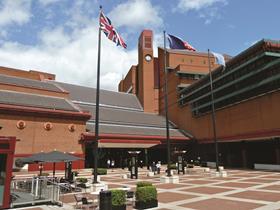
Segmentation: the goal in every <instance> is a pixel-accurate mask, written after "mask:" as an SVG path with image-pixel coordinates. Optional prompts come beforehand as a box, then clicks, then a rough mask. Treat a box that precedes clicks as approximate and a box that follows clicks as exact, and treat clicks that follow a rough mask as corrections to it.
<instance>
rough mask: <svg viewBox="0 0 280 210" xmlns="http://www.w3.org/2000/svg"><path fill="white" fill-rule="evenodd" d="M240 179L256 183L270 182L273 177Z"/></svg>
mask: <svg viewBox="0 0 280 210" xmlns="http://www.w3.org/2000/svg"><path fill="white" fill-rule="evenodd" d="M242 181H244V182H257V183H271V182H275V180H273V179H258V178H256V179H243V180H242Z"/></svg>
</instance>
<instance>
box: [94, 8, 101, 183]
mask: <svg viewBox="0 0 280 210" xmlns="http://www.w3.org/2000/svg"><path fill="white" fill-rule="evenodd" d="M99 10H100V13H101V11H102V6H101V5H100V7H99ZM99 17H100V14H99ZM99 21H100V20H99ZM100 54H101V28H100V22H99V29H98V55H97V82H96V99H95V100H96V101H95V141H94V148H93V154H94V178H93V183H98V182H97V162H98V140H99V92H100Z"/></svg>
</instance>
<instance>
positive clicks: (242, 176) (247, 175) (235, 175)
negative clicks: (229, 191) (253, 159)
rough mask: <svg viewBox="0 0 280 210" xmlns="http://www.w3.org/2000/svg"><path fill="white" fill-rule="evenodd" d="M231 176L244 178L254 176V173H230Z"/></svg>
mask: <svg viewBox="0 0 280 210" xmlns="http://www.w3.org/2000/svg"><path fill="white" fill-rule="evenodd" d="M232 176H233V177H241V178H244V177H255V176H256V175H254V174H234V175H232Z"/></svg>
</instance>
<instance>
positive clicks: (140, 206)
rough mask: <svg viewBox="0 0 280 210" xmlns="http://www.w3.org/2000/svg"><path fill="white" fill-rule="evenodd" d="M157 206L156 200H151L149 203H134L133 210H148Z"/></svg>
mask: <svg viewBox="0 0 280 210" xmlns="http://www.w3.org/2000/svg"><path fill="white" fill-rule="evenodd" d="M157 206H158V200H151V201H150V202H147V203H145V202H143V201H136V202H135V208H136V209H149V208H155V207H157Z"/></svg>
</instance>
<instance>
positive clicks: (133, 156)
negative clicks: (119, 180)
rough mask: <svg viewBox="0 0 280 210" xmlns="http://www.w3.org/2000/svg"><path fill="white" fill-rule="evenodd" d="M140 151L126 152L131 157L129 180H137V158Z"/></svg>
mask: <svg viewBox="0 0 280 210" xmlns="http://www.w3.org/2000/svg"><path fill="white" fill-rule="evenodd" d="M140 152H141V151H128V154H130V156H131V169H130V178H131V179H133V177H135V178H136V179H138V161H137V156H138V155H139V154H140Z"/></svg>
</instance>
